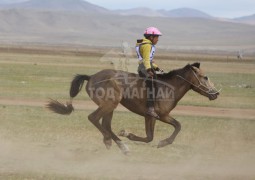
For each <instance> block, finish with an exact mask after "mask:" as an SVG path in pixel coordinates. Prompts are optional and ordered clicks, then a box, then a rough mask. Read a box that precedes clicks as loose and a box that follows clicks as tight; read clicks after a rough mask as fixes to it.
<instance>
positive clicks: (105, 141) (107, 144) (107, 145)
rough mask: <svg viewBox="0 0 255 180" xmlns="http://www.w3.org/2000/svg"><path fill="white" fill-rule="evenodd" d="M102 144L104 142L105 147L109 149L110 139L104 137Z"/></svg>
mask: <svg viewBox="0 0 255 180" xmlns="http://www.w3.org/2000/svg"><path fill="white" fill-rule="evenodd" d="M104 144H105V147H106V149H110V148H111V146H112V139H108V140H107V139H104Z"/></svg>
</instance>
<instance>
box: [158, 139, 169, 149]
mask: <svg viewBox="0 0 255 180" xmlns="http://www.w3.org/2000/svg"><path fill="white" fill-rule="evenodd" d="M168 144H172V142H169V141H167V140H163V141H160V142H159V143H158V148H162V147H165V146H166V145H168Z"/></svg>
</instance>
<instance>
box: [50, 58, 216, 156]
mask: <svg viewBox="0 0 255 180" xmlns="http://www.w3.org/2000/svg"><path fill="white" fill-rule="evenodd" d="M84 81H88V82H87V84H86V91H87V93H88V95H89V96H90V98H91V99H92V100H93V101H94V102H95V103H96V104H97V105H98V108H97V109H96V110H95V111H94V112H93V113H91V114H90V115H89V116H88V119H89V121H90V122H91V123H93V124H94V125H95V126H96V127H97V129H98V130H99V131H100V132H101V133H102V135H103V137H104V138H103V142H104V144H105V145H106V147H107V148H110V146H111V145H112V140H113V141H114V142H115V143H116V144H117V145H118V147H119V148H120V149H121V151H122V152H123V153H124V154H127V153H128V152H129V149H128V147H127V146H126V145H125V144H124V143H123V142H122V141H121V140H120V139H119V137H118V136H117V135H116V134H115V133H114V132H113V131H112V128H111V121H112V117H113V111H114V110H115V108H116V107H117V106H118V104H119V103H120V104H122V105H123V106H124V107H126V108H127V109H128V110H130V111H131V112H133V113H136V114H138V115H141V116H143V117H144V118H145V130H146V136H145V137H139V136H136V135H135V134H133V133H128V132H126V131H125V130H122V131H121V132H120V133H119V136H124V137H127V138H128V139H130V140H133V141H141V142H146V143H148V142H151V141H152V140H153V136H154V127H155V122H156V119H155V118H153V117H150V116H147V115H146V111H147V107H146V102H147V96H148V94H149V93H152V94H153V95H154V102H155V111H156V112H157V114H158V115H159V117H160V118H159V119H158V120H160V121H162V122H164V123H167V124H169V125H172V126H173V127H174V128H175V130H174V132H173V133H172V134H171V135H170V136H169V137H168V138H166V139H164V140H162V141H160V142H159V144H158V147H159V148H160V147H164V146H166V145H168V144H172V143H173V141H174V139H175V137H176V136H177V134H178V133H179V132H180V130H181V124H180V123H179V122H178V121H177V120H175V119H174V118H173V117H171V116H170V112H171V110H173V109H174V108H175V106H176V105H177V103H178V101H180V100H181V98H182V97H183V96H184V95H185V94H186V93H187V92H188V91H189V90H191V89H192V90H194V91H195V92H198V93H199V94H201V95H203V96H206V97H208V98H209V100H215V99H216V98H217V96H218V95H219V91H218V90H217V89H216V88H215V87H214V85H213V84H212V83H211V82H210V80H209V78H208V77H207V76H205V74H204V73H203V71H202V70H201V69H200V63H194V64H188V65H186V66H185V67H183V68H181V69H177V70H173V71H170V72H169V73H164V74H161V75H158V78H157V80H154V81H153V82H152V83H153V84H154V87H156V88H155V89H154V92H149V91H147V89H146V88H145V79H143V78H140V77H139V76H138V75H137V74H134V73H128V72H124V71H117V70H110V69H107V70H102V71H100V72H98V73H96V74H94V75H91V76H88V75H77V76H75V77H74V79H73V81H72V82H71V88H70V97H71V99H70V101H69V102H67V103H66V104H62V103H60V102H58V101H56V100H50V102H49V103H48V104H47V108H49V109H50V110H52V111H53V112H55V113H58V114H63V115H68V114H71V112H72V111H73V110H74V109H73V106H72V99H73V98H74V97H75V96H76V95H77V94H78V93H79V92H80V91H81V89H82V86H83V84H84ZM100 119H102V122H101V123H100Z"/></svg>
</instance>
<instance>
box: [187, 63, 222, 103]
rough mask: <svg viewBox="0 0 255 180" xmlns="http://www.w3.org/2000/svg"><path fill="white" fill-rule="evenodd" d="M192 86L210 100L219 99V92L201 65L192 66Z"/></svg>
mask: <svg viewBox="0 0 255 180" xmlns="http://www.w3.org/2000/svg"><path fill="white" fill-rule="evenodd" d="M190 69H191V75H190V77H189V78H190V79H189V80H190V84H191V89H192V90H194V91H196V92H198V93H199V94H201V95H203V96H206V97H208V98H209V99H210V100H215V99H217V97H218V95H219V94H220V93H219V90H217V89H216V88H215V87H214V84H213V83H212V82H211V81H210V79H209V78H208V76H206V75H205V74H204V72H203V71H202V70H201V69H200V63H194V64H191V68H190Z"/></svg>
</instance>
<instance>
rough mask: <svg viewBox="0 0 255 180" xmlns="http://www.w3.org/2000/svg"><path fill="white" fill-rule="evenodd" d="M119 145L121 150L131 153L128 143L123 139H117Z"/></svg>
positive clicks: (126, 153) (124, 152)
mask: <svg viewBox="0 0 255 180" xmlns="http://www.w3.org/2000/svg"><path fill="white" fill-rule="evenodd" d="M117 145H118V146H119V148H120V150H121V152H122V153H123V154H125V155H128V154H129V152H130V151H129V148H128V146H127V145H126V144H124V143H123V142H122V141H117Z"/></svg>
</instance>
